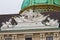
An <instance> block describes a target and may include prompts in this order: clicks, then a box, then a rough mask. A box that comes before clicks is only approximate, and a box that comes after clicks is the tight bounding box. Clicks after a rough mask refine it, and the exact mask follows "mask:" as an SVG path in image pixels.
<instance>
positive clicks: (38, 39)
mask: <svg viewBox="0 0 60 40" xmlns="http://www.w3.org/2000/svg"><path fill="white" fill-rule="evenodd" d="M32 40H40V33H34V34H33V37H32Z"/></svg>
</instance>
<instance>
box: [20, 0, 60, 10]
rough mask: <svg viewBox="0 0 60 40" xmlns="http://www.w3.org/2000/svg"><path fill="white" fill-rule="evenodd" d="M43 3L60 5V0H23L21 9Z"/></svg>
mask: <svg viewBox="0 0 60 40" xmlns="http://www.w3.org/2000/svg"><path fill="white" fill-rule="evenodd" d="M41 4H42V5H43V4H50V5H58V6H59V5H60V0H24V1H23V3H22V6H21V9H24V8H26V7H29V6H32V5H41Z"/></svg>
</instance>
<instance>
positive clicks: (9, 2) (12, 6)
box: [0, 0, 23, 15]
mask: <svg viewBox="0 0 60 40" xmlns="http://www.w3.org/2000/svg"><path fill="white" fill-rule="evenodd" d="M22 2H23V0H0V15H1V14H14V13H15V14H16V13H19V11H20V9H21V4H22Z"/></svg>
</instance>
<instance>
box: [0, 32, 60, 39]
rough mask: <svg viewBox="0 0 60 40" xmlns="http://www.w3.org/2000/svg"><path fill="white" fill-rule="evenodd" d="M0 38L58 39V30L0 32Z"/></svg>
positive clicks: (59, 35)
mask: <svg viewBox="0 0 60 40" xmlns="http://www.w3.org/2000/svg"><path fill="white" fill-rule="evenodd" d="M0 40H60V32H56V31H54V32H52V31H49V32H48V31H44V32H43V31H41V32H39V31H34V32H16V33H14V32H13V33H12V32H10V33H0Z"/></svg>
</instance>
